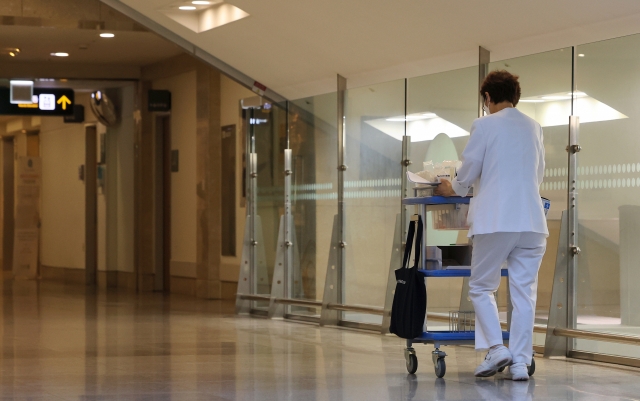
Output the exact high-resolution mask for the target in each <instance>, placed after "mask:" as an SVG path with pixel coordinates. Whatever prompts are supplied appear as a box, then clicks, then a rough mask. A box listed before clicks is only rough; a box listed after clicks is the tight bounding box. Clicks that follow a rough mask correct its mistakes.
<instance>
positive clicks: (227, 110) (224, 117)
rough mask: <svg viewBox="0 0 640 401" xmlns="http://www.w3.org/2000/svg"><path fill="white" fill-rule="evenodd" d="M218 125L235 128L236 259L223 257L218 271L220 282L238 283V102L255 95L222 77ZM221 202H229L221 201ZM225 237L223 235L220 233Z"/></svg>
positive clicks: (242, 212) (240, 215) (240, 228)
mask: <svg viewBox="0 0 640 401" xmlns="http://www.w3.org/2000/svg"><path fill="white" fill-rule="evenodd" d="M220 92H221V93H220V125H221V126H225V125H231V124H235V126H236V151H237V155H236V198H235V202H236V257H230V256H223V257H222V266H221V270H220V280H222V281H234V282H237V281H238V275H239V273H240V259H241V256H242V238H243V235H244V225H245V213H246V211H245V208H241V207H240V199H241V198H242V153H243V152H244V149H243V147H242V138H243V136H244V132H243V131H242V112H241V109H240V100H242V99H244V98H248V97H253V96H255V93H253V92H252V91H250V90H249V89H247V88H245V87H244V86H242V85H240V84H238V83H236V82H235V81H233V80H232V79H230V78H228V77H226V76H224V75H222V76H221V78H220ZM222 201H223V202H229V201H231V200H228V199H223V200H222ZM222 235H225V233H222Z"/></svg>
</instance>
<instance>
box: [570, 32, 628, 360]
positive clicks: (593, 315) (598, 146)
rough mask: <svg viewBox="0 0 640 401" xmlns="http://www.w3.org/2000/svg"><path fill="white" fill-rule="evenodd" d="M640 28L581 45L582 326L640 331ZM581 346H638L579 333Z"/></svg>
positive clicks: (617, 350) (614, 349)
mask: <svg viewBox="0 0 640 401" xmlns="http://www.w3.org/2000/svg"><path fill="white" fill-rule="evenodd" d="M638 49H640V35H634V36H628V37H624V38H619V39H613V40H608V41H603V42H597V43H591V44H587V45H583V46H579V47H578V48H577V51H578V53H579V55H581V56H580V57H578V62H577V66H576V74H577V75H576V82H577V87H578V92H577V93H576V99H575V106H574V108H575V114H576V115H578V116H579V117H580V138H579V143H580V145H581V146H582V151H581V152H580V153H579V154H578V163H579V164H578V193H579V197H578V224H579V231H578V243H579V246H580V248H581V250H582V253H581V254H580V255H579V257H578V288H577V293H578V316H577V323H578V329H581V330H589V331H598V332H610V333H617V334H627V335H640V308H638V305H640V292H639V291H638V290H637V286H638V284H640V268H639V267H640V266H639V265H640V253H639V252H640V247H638V243H639V242H640V231H638V229H639V228H640V206H638V205H639V204H640V202H639V201H638V198H639V197H640V152H639V151H638V149H640V136H638V130H639V129H640V68H639V67H640V53H638ZM576 348H577V349H579V350H582V351H591V352H599V353H604V354H613V355H623V356H627V357H635V358H638V357H640V348H638V347H633V346H629V345H624V344H615V343H606V342H599V341H588V340H580V339H578V340H576Z"/></svg>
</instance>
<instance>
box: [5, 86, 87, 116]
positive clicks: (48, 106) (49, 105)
mask: <svg viewBox="0 0 640 401" xmlns="http://www.w3.org/2000/svg"><path fill="white" fill-rule="evenodd" d="M74 104H75V96H74V92H73V89H65V88H33V97H32V99H31V103H19V104H12V103H11V93H10V90H9V88H0V115H15V116H70V115H73V105H74Z"/></svg>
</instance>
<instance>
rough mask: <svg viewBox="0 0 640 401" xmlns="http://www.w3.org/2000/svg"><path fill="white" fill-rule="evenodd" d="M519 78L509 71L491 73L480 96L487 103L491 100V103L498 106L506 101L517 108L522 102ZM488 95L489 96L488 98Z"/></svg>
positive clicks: (481, 89) (483, 85)
mask: <svg viewBox="0 0 640 401" xmlns="http://www.w3.org/2000/svg"><path fill="white" fill-rule="evenodd" d="M518 78H519V77H518V76H517V75H513V74H511V73H510V72H509V71H505V70H496V71H491V72H490V73H489V75H487V77H486V78H485V79H484V82H482V86H481V87H480V94H481V95H482V98H483V99H484V100H485V102H486V101H487V100H490V101H491V103H494V104H498V103H502V102H505V101H506V102H509V103H511V104H513V106H514V107H515V106H516V105H517V104H518V102H519V101H520V94H521V91H520V83H519V82H518ZM487 94H489V97H488V98H487Z"/></svg>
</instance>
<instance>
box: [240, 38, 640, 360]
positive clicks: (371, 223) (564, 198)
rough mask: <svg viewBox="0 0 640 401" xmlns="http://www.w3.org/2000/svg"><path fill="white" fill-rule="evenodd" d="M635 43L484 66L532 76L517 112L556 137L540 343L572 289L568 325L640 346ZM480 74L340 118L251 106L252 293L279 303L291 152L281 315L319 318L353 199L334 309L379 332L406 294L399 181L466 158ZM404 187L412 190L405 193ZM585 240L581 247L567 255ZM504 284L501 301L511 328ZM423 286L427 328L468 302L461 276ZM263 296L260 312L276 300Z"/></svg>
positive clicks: (451, 77) (385, 92) (399, 89)
mask: <svg viewBox="0 0 640 401" xmlns="http://www.w3.org/2000/svg"><path fill="white" fill-rule="evenodd" d="M638 48H640V35H637V36H630V37H625V38H619V39H614V40H609V41H604V42H598V43H592V44H587V45H581V46H578V47H576V48H565V49H559V50H554V51H550V52H545V53H540V54H535V55H530V56H526V57H519V58H515V59H509V60H501V61H495V62H491V63H490V64H489V66H488V67H489V68H488V71H493V70H496V69H504V70H507V71H510V72H511V73H514V74H516V75H519V76H520V83H521V86H522V96H521V99H520V102H519V104H518V105H517V108H518V109H519V110H520V111H522V112H523V113H525V114H526V115H528V116H530V117H531V118H533V119H535V120H536V121H538V122H539V123H540V125H541V126H542V127H543V132H544V141H545V152H546V168H545V177H544V183H543V184H542V186H541V188H540V193H541V195H542V196H543V197H545V198H548V199H549V200H550V201H551V210H550V211H549V214H548V226H549V232H550V236H549V238H548V243H547V252H546V254H545V257H544V259H543V262H542V267H541V270H540V275H539V283H538V303H537V305H538V307H537V311H536V324H537V329H536V334H535V336H534V344H535V345H538V346H541V345H544V343H545V338H544V335H543V334H542V332H543V331H544V330H542V329H541V327H544V326H546V325H547V324H548V322H550V321H551V320H550V319H551V318H552V317H553V316H556V314H557V312H553V310H554V308H552V305H551V299H552V294H556V292H555V291H556V289H554V285H556V286H558V288H562V287H563V286H564V288H565V291H568V294H569V295H568V297H567V298H565V300H566V301H567V302H572V298H571V294H572V293H575V302H576V304H577V308H576V311H575V313H574V315H575V316H573V315H571V314H570V315H569V316H568V320H567V322H568V325H567V326H568V328H569V329H571V328H577V329H580V330H584V331H587V332H599V333H610V334H613V335H616V334H626V335H637V336H640V312H638V311H639V310H640V309H638V308H637V307H636V305H637V304H640V299H636V297H638V295H636V294H638V291H634V289H635V288H634V286H635V285H636V283H638V282H640V267H639V266H638V264H640V254H638V255H636V253H638V252H639V251H637V249H640V247H638V246H637V243H638V242H640V202H638V201H637V200H636V198H635V195H640V193H637V192H639V191H640V156H639V155H638V151H637V149H639V148H640V147H639V145H640V144H637V143H636V142H638V141H640V139H639V138H640V137H636V135H635V131H636V130H637V129H638V127H636V125H640V124H636V122H635V120H634V118H640V99H636V97H637V96H640V95H638V93H640V72H637V71H640V69H639V68H638V67H640V56H637V54H640V53H637V52H636V51H635V49H638ZM478 77H479V74H478V66H473V67H469V68H463V69H459V70H454V71H447V72H442V73H437V74H431V75H427V76H422V77H417V78H411V79H406V80H397V81H391V82H386V83H381V84H376V85H369V86H366V87H360V88H353V89H348V90H347V91H346V92H345V93H344V104H345V109H344V115H343V116H341V118H339V116H338V110H339V108H338V104H339V102H338V96H339V93H340V92H338V93H329V94H325V95H320V96H314V97H309V98H304V99H298V100H295V101H290V102H288V103H287V105H286V111H285V109H284V108H278V107H274V108H273V110H270V111H265V110H250V111H248V112H251V113H253V114H252V119H253V120H252V121H253V123H252V124H251V125H250V128H249V130H248V132H249V137H248V140H249V141H248V142H249V144H250V149H251V152H255V154H257V160H258V161H257V172H258V175H257V177H258V179H257V188H256V194H257V197H256V198H255V199H256V201H255V208H256V216H259V219H258V220H259V225H260V227H261V233H262V239H261V240H260V242H262V243H263V244H264V250H263V251H262V252H263V254H262V256H260V251H258V252H257V254H258V257H257V260H256V269H255V272H256V274H255V277H256V285H255V286H254V287H253V289H252V291H253V292H252V293H253V294H259V295H265V294H269V291H270V283H271V280H273V277H274V269H277V268H278V267H277V266H276V265H277V262H276V249H277V247H278V241H277V237H278V222H279V221H280V220H279V219H280V217H281V216H282V214H283V213H284V210H285V207H284V205H283V203H284V199H285V198H284V195H283V192H284V182H285V181H284V178H283V176H284V174H283V172H284V170H285V167H284V159H285V156H284V154H285V153H284V152H285V149H288V151H289V152H291V160H292V162H291V196H290V199H291V214H292V221H293V224H292V230H293V242H294V255H293V256H292V264H291V266H290V267H289V271H288V272H287V273H286V274H287V290H286V291H285V298H289V299H291V300H298V301H302V302H298V303H297V304H296V303H293V302H292V303H290V304H287V302H286V299H285V300H284V301H285V302H283V303H285V305H286V306H285V317H301V316H302V317H305V318H308V319H313V318H316V319H317V318H318V317H319V315H320V314H321V312H322V313H323V314H324V311H325V309H323V307H322V301H323V299H322V298H323V294H324V291H325V284H326V283H325V278H326V276H327V272H328V271H329V270H328V269H334V268H336V267H340V266H339V265H340V263H341V262H339V261H338V258H337V257H336V256H335V253H336V252H335V246H336V244H340V241H341V239H337V238H334V236H333V234H335V233H333V232H332V231H333V224H334V219H335V218H336V216H338V215H339V207H338V199H339V198H340V195H342V196H343V197H344V209H343V210H344V215H343V218H344V222H345V223H344V224H345V238H344V244H343V245H344V251H343V252H344V255H345V262H344V265H343V266H342V269H341V277H340V284H339V286H340V287H341V290H342V296H341V298H340V300H339V303H340V304H342V305H337V306H338V308H330V307H329V305H328V304H327V305H325V307H326V308H327V309H332V310H339V322H342V323H358V324H361V325H362V324H370V325H371V324H375V325H379V324H380V323H382V322H383V318H382V316H381V315H382V314H383V308H385V307H388V305H386V304H388V299H387V301H386V302H385V297H388V296H389V293H390V288H392V287H393V284H394V283H393V282H392V274H390V273H392V270H393V269H395V268H397V267H399V266H396V265H398V263H396V264H394V262H393V257H394V255H395V254H394V252H396V251H398V249H400V248H401V247H402V245H401V244H402V243H403V242H404V239H403V238H400V239H398V237H400V236H399V235H398V234H397V232H396V230H395V228H396V227H404V230H405V231H402V230H400V231H402V234H406V225H407V221H406V220H405V221H401V216H402V215H403V214H404V215H405V217H408V216H410V215H411V214H413V213H414V211H413V210H412V208H406V209H403V207H402V206H401V199H402V198H403V197H405V196H413V190H412V188H411V184H405V183H404V181H403V180H405V179H406V178H405V177H404V176H403V171H404V167H403V166H407V170H409V171H412V172H419V171H421V170H423V169H424V165H423V163H424V162H427V161H432V162H434V163H437V162H442V161H446V160H459V159H460V155H461V153H462V151H463V149H464V147H465V145H466V143H467V141H468V138H469V130H470V128H471V125H472V123H473V120H474V119H475V118H477V114H478ZM571 115H574V116H578V117H579V118H580V125H579V129H580V138H579V144H580V146H581V148H582V151H581V152H580V153H579V154H578V160H579V162H578V165H577V168H573V167H572V165H571V164H570V163H569V161H570V160H571V156H569V155H570V154H571V152H569V153H568V151H569V150H570V147H568V145H569V137H570V135H569V133H570V127H569V117H570V116H571ZM258 122H259V123H258ZM338 124H343V127H344V133H345V134H344V147H343V148H342V147H340V146H339V143H340V141H339V138H338V132H340V130H339V129H338ZM572 132H575V131H572ZM340 152H341V153H340ZM339 154H342V155H344V166H343V169H342V171H343V173H342V174H343V177H344V192H343V193H342V194H338V181H339V180H338V176H339V174H341V173H340V172H339V169H338V164H339V157H338V155H339ZM409 161H410V164H408V165H407V162H409ZM570 169H571V170H570ZM573 172H577V179H576V184H575V185H576V188H577V192H578V194H577V195H576V198H577V199H576V204H577V207H575V208H571V209H570V210H569V211H567V206H568V203H569V202H568V201H569V196H568V194H569V193H570V190H571V187H572V181H570V177H573ZM247 177H248V176H247ZM403 188H406V189H407V190H406V191H405V192H403ZM572 196H573V195H572ZM249 199H251V197H250V198H249ZM565 211H567V215H568V216H577V218H578V220H577V223H578V224H577V227H578V228H577V232H576V233H575V236H572V235H571V233H569V234H567V236H566V241H565V242H564V243H563V241H564V240H565V237H563V238H561V228H562V227H566V228H570V227H569V225H568V224H567V225H565V226H563V223H562V219H561V218H562V214H563V212H565ZM429 219H430V217H429V218H428V221H427V222H425V223H426V227H427V231H428V243H427V246H433V245H451V244H465V243H467V241H468V240H467V238H466V234H467V232H466V231H464V230H461V231H439V230H433V229H432V224H431V221H430V220H429ZM336 221H338V220H336ZM575 238H577V240H575ZM562 244H564V245H562ZM574 245H575V246H579V249H581V251H582V252H581V253H579V254H578V255H577V256H570V255H569V251H571V250H572V249H574V248H571V247H572V246H574ZM559 246H561V248H560V249H559V248H558V247H559ZM565 247H566V248H565ZM332 248H333V250H332ZM579 249H576V251H579ZM565 253H566V254H567V255H569V256H567V258H568V259H569V262H567V269H568V271H571V269H572V268H573V267H572V266H573V264H572V263H574V262H575V263H577V265H575V266H576V267H575V274H576V275H577V280H576V286H575V288H572V287H571V286H570V285H569V277H568V276H567V277H566V280H565V278H564V277H560V278H559V280H554V272H555V270H556V268H557V266H556V262H557V260H559V261H560V262H562V260H563V259H562V258H561V254H562V256H564V254H565ZM332 258H335V259H336V260H333V259H332ZM557 258H560V259H557ZM572 261H574V262H572ZM561 264H562V263H561ZM338 270H340V269H338ZM390 277H391V278H390ZM432 281H434V280H432ZM504 284H506V283H505V282H503V285H502V290H501V291H500V292H499V293H498V304H499V307H500V309H501V317H502V318H503V319H504V320H506V308H507V293H506V291H505V289H504V287H506V286H505V285H504ZM326 285H327V286H328V284H326ZM427 285H428V311H429V319H432V320H433V322H432V321H431V320H430V321H429V325H430V326H431V327H434V326H438V325H440V324H441V323H438V322H443V321H444V320H443V317H445V316H446V315H447V314H448V312H449V311H453V310H458V308H461V307H462V305H463V304H465V300H464V298H465V294H462V292H463V281H462V279H447V280H441V282H438V283H435V282H434V283H430V282H428V283H427ZM573 290H575V291H573ZM272 301H273V295H272ZM253 302H254V305H257V307H259V308H261V307H262V308H264V307H266V306H267V304H268V301H263V300H260V301H256V300H255V299H254V300H253ZM333 302H335V301H333ZM554 302H555V301H554ZM272 303H273V302H272ZM467 305H468V303H467ZM333 306H334V307H335V306H336V305H333ZM567 306H568V305H567ZM562 308H564V304H563V303H558V309H562ZM566 309H567V310H568V309H569V308H566ZM550 310H551V311H552V313H553V315H552V317H550V316H549V311H550ZM385 313H386V312H385ZM563 313H566V312H563ZM554 319H555V318H554ZM572 321H573V322H575V324H574V325H572V323H571V322H572ZM553 322H554V323H553V324H554V326H553V327H551V332H553V328H554V327H560V326H557V324H558V322H557V320H553ZM445 325H446V323H445ZM363 327H364V326H363ZM556 336H557V335H556ZM566 343H567V345H568V347H567V349H568V351H567V355H573V356H578V357H580V355H581V354H576V353H575V352H574V351H576V352H578V353H579V352H590V353H594V352H596V353H606V354H611V355H619V356H626V357H636V358H640V350H638V349H636V348H635V347H633V346H629V345H616V343H615V342H603V341H595V340H587V339H578V340H570V341H567V342H566ZM572 352H573V354H572Z"/></svg>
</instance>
